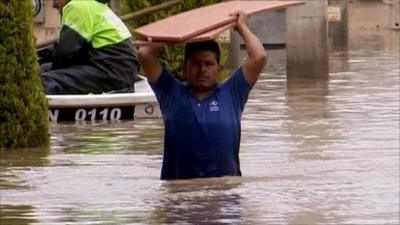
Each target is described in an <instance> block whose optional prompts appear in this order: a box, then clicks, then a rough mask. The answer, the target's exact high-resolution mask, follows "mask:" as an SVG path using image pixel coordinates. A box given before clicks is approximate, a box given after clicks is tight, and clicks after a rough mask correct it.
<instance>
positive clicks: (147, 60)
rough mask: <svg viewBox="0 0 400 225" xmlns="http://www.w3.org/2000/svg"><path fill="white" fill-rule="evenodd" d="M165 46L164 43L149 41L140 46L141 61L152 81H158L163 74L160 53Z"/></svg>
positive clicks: (148, 77)
mask: <svg viewBox="0 0 400 225" xmlns="http://www.w3.org/2000/svg"><path fill="white" fill-rule="evenodd" d="M164 46H165V44H163V43H148V44H143V45H140V47H139V50H138V55H139V63H140V66H141V67H142V68H143V70H144V72H145V75H146V77H147V80H148V81H149V82H150V83H154V82H156V81H157V80H158V77H159V76H160V74H161V71H162V66H161V63H160V60H159V55H160V51H161V49H162V48H163V47H164Z"/></svg>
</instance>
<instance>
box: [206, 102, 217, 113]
mask: <svg viewBox="0 0 400 225" xmlns="http://www.w3.org/2000/svg"><path fill="white" fill-rule="evenodd" d="M208 108H209V109H210V112H217V111H219V106H218V102H217V101H216V100H212V101H211V102H210V104H209V105H208Z"/></svg>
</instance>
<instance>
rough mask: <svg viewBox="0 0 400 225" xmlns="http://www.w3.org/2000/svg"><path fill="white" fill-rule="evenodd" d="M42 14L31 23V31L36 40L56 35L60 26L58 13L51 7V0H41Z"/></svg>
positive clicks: (47, 38)
mask: <svg viewBox="0 0 400 225" xmlns="http://www.w3.org/2000/svg"><path fill="white" fill-rule="evenodd" d="M41 13H43V14H42V16H41V17H40V19H37V20H36V21H35V23H34V24H33V32H34V34H35V37H36V39H37V40H36V42H37V43H39V42H43V41H47V40H50V39H53V38H54V37H57V35H58V28H59V26H60V15H59V13H58V11H57V10H56V9H54V8H53V0H43V9H42V12H41Z"/></svg>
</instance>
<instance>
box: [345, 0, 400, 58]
mask: <svg viewBox="0 0 400 225" xmlns="http://www.w3.org/2000/svg"><path fill="white" fill-rule="evenodd" d="M348 14H349V22H348V32H349V48H351V49H358V48H361V49H373V50H392V51H396V52H399V51H400V0H348Z"/></svg>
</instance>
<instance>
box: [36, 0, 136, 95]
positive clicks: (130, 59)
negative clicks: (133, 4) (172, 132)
mask: <svg viewBox="0 0 400 225" xmlns="http://www.w3.org/2000/svg"><path fill="white" fill-rule="evenodd" d="M107 1H108V0H85V1H82V0H53V7H55V8H57V9H59V11H60V14H61V24H62V26H61V30H60V33H59V38H58V41H57V43H56V44H55V46H54V48H53V51H52V53H51V54H50V57H48V58H47V60H46V59H44V60H43V59H42V62H43V61H47V62H46V63H43V64H42V65H41V66H40V78H41V81H42V84H43V87H44V90H45V92H46V94H87V93H103V92H110V91H121V90H129V89H132V88H133V84H134V82H135V81H136V80H137V79H138V77H137V71H138V68H139V64H138V60H137V51H136V49H135V48H134V46H133V44H132V42H131V40H132V36H131V33H130V32H129V30H128V28H127V27H126V25H125V24H124V23H123V22H122V20H121V19H120V18H119V17H118V16H117V15H116V14H115V13H114V12H113V11H112V10H111V9H110V8H109V7H108V6H107V4H106V2H107Z"/></svg>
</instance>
